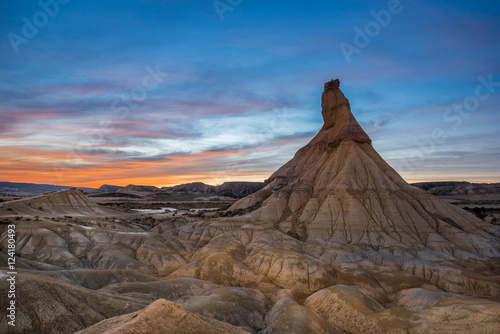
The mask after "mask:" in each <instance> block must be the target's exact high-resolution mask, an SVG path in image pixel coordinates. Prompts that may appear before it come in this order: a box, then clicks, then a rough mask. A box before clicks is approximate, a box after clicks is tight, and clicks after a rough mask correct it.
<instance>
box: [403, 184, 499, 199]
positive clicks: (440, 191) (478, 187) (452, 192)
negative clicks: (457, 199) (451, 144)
mask: <svg viewBox="0 0 500 334" xmlns="http://www.w3.org/2000/svg"><path fill="white" fill-rule="evenodd" d="M412 186H415V187H418V188H421V189H424V190H427V191H428V192H430V193H431V194H433V195H436V196H456V195H488V194H500V183H470V182H419V183H413V184H412Z"/></svg>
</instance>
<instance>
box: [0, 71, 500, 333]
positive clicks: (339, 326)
mask: <svg viewBox="0 0 500 334" xmlns="http://www.w3.org/2000/svg"><path fill="white" fill-rule="evenodd" d="M322 112H323V117H324V120H325V125H324V126H323V128H322V129H321V131H320V132H319V133H318V135H317V136H316V137H315V138H314V139H313V140H312V141H311V142H310V143H309V144H308V145H307V146H306V147H304V148H303V149H301V150H299V151H298V152H297V155H296V156H295V157H294V158H293V159H292V160H291V161H290V162H289V163H287V164H286V165H284V166H283V167H282V168H280V169H279V170H278V171H277V172H276V173H275V174H273V176H271V178H270V179H269V180H268V181H267V186H266V187H264V188H263V189H261V190H259V191H258V192H256V193H254V194H253V195H250V196H248V197H246V198H243V199H241V200H239V201H238V202H236V203H235V204H234V205H233V206H232V207H231V208H230V211H232V212H233V213H234V212H237V213H239V215H235V216H232V217H218V218H215V217H214V218H208V217H191V216H182V215H177V216H172V215H170V214H154V215H148V216H154V219H146V218H144V217H145V216H143V218H142V219H137V217H138V215H139V214H126V213H120V212H114V211H112V210H111V209H109V208H104V207H101V206H99V205H97V204H96V203H94V202H92V201H91V200H90V199H89V198H87V197H86V196H85V195H84V194H83V193H81V192H79V191H77V190H68V191H63V192H59V193H53V194H49V195H44V196H40V197H36V198H33V199H28V200H19V201H13V202H5V203H2V206H0V215H1V216H3V218H2V217H0V219H3V224H1V225H0V233H1V234H0V242H1V245H2V249H3V251H2V253H0V254H1V255H0V267H1V269H2V270H1V271H0V275H1V276H2V277H1V278H2V279H1V280H0V294H1V295H2V298H1V301H0V308H1V309H2V310H5V309H6V308H7V306H8V305H7V303H8V301H7V299H6V298H4V296H6V295H7V292H8V289H9V286H8V282H7V280H6V278H7V277H6V275H7V274H6V272H7V268H6V266H7V255H6V253H5V249H6V247H7V239H8V235H7V226H8V224H15V226H16V228H15V229H16V246H17V249H16V252H17V257H16V267H17V272H18V274H17V278H16V279H17V281H16V294H17V295H16V302H17V304H16V306H17V313H16V327H15V328H13V327H9V326H8V325H7V320H8V319H7V318H6V317H5V316H3V317H2V318H1V320H0V331H1V332H2V333H41V334H43V333H74V332H79V333H85V334H95V333H454V334H455V333H468V334H472V333H481V334H482V333H500V229H499V227H498V226H495V225H492V224H487V223H485V222H483V221H481V220H479V219H477V218H476V217H475V216H473V215H472V214H470V213H468V212H466V211H463V210H461V209H458V208H456V207H453V206H451V205H449V204H447V203H445V202H442V201H441V200H439V199H437V198H435V197H433V196H432V195H430V194H428V193H427V192H425V191H423V190H420V189H418V188H415V187H412V186H410V185H408V184H407V183H406V182H404V180H403V179H401V178H400V177H399V175H397V173H396V172H395V171H394V170H393V169H392V168H390V167H389V166H388V165H387V164H386V163H385V161H383V159H382V158H380V156H379V155H378V154H377V153H376V152H375V151H374V150H373V148H372V146H371V141H370V139H369V138H368V136H366V134H365V133H364V132H363V130H362V129H361V127H359V125H358V124H357V122H356V120H355V119H354V117H353V116H352V114H351V112H350V108H349V102H348V101H347V99H345V97H344V96H343V94H342V92H341V91H340V89H339V88H338V81H337V82H336V81H332V82H329V83H327V84H326V85H325V91H324V93H323V97H322ZM21 216H22V217H21ZM16 217H17V218H16Z"/></svg>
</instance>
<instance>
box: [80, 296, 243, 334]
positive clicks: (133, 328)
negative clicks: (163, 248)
mask: <svg viewBox="0 0 500 334" xmlns="http://www.w3.org/2000/svg"><path fill="white" fill-rule="evenodd" d="M78 333H79V334H99V333H108V334H114V333H121V334H127V333H130V334H132V333H134V334H142V333H144V334H163V333H171V334H184V333H192V334H245V333H248V332H247V331H244V330H242V329H239V328H238V327H235V326H232V325H229V324H227V323H224V322H222V321H218V320H215V319H210V318H207V317H204V316H201V315H197V314H193V313H189V312H187V311H186V310H184V309H183V308H182V306H180V305H179V304H176V303H173V302H169V301H167V300H165V299H159V300H157V301H155V302H154V303H152V304H151V305H149V306H148V307H146V308H145V309H144V310H142V311H140V312H135V313H131V314H127V315H123V316H120V317H116V318H112V319H108V320H105V321H102V322H100V323H98V324H96V325H94V326H91V327H89V328H87V329H85V330H83V331H81V332H78Z"/></svg>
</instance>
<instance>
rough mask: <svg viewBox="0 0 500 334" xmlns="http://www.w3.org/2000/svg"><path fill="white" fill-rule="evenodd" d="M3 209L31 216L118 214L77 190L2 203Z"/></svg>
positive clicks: (7, 211)
mask: <svg viewBox="0 0 500 334" xmlns="http://www.w3.org/2000/svg"><path fill="white" fill-rule="evenodd" d="M1 209H2V211H4V212H6V213H11V214H18V215H31V216H54V215H72V216H85V215H103V214H116V213H117V212H115V211H113V210H110V209H108V208H104V207H102V206H100V205H98V204H97V203H94V202H93V201H92V200H90V199H88V198H87V196H85V194H84V193H83V192H82V191H81V190H77V189H69V190H62V191H58V192H53V193H49V194H45V195H41V196H36V197H32V198H28V199H21V200H17V201H10V202H6V203H2V206H1Z"/></svg>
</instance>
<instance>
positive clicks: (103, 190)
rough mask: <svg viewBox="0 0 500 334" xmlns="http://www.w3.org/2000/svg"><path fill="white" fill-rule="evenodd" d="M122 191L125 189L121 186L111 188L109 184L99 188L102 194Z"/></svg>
mask: <svg viewBox="0 0 500 334" xmlns="http://www.w3.org/2000/svg"><path fill="white" fill-rule="evenodd" d="M120 189H123V187H120V186H111V185H109V184H103V185H102V186H100V187H99V189H98V191H99V192H100V193H114V192H117V191H118V190H120Z"/></svg>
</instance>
